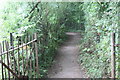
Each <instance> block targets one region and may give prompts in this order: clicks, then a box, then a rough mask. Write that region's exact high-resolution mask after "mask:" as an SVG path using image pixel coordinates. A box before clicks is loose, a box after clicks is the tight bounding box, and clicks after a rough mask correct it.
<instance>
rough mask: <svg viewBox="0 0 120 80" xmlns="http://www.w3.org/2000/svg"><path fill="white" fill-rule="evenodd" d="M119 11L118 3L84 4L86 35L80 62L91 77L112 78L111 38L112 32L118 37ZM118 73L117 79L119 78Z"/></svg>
mask: <svg viewBox="0 0 120 80" xmlns="http://www.w3.org/2000/svg"><path fill="white" fill-rule="evenodd" d="M118 11H119V10H118V3H117V2H116V3H115V2H91V3H90V2H89V3H84V4H83V12H84V18H85V23H84V24H85V33H84V35H83V36H84V38H83V42H82V44H81V45H80V47H82V48H81V49H82V50H81V51H82V52H81V54H80V61H81V63H82V64H83V65H84V66H85V68H87V73H88V74H89V75H90V77H95V78H101V77H110V71H111V70H110V69H111V66H110V64H111V63H110V58H111V57H110V56H111V54H110V38H111V32H116V35H118V29H119V28H118V27H119V26H118V21H119V19H118V16H117V15H118ZM116 41H118V39H117V38H116ZM116 53H117V52H116ZM117 59H119V58H117ZM117 62H118V61H117ZM118 63H119V62H118ZM117 66H118V65H116V70H117V71H118V69H119V68H118V67H117ZM119 72H120V71H118V73H119ZM118 73H117V76H116V77H119V75H118Z"/></svg>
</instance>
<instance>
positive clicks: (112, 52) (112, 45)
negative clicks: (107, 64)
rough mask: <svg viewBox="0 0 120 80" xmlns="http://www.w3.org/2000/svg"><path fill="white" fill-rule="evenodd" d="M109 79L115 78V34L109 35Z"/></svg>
mask: <svg viewBox="0 0 120 80" xmlns="http://www.w3.org/2000/svg"><path fill="white" fill-rule="evenodd" d="M111 78H115V33H111Z"/></svg>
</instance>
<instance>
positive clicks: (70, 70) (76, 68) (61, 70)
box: [48, 32, 86, 78]
mask: <svg viewBox="0 0 120 80" xmlns="http://www.w3.org/2000/svg"><path fill="white" fill-rule="evenodd" d="M66 34H67V35H68V40H67V41H66V42H65V43H64V44H63V46H61V47H60V48H59V49H58V53H57V56H56V59H55V62H54V64H53V66H52V67H51V69H50V70H49V73H48V77H49V78H86V75H85V72H84V71H83V70H82V66H80V65H79V64H78V63H77V60H78V54H79V47H78V46H79V40H80V34H79V33H73V32H68V33H66Z"/></svg>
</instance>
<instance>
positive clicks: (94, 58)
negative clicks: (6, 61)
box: [0, 2, 120, 78]
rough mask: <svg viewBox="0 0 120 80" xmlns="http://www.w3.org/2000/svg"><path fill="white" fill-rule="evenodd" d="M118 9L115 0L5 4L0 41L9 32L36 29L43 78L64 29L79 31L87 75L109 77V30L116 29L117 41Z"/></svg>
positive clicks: (119, 70) (1, 12)
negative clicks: (105, 0) (103, 0)
mask: <svg viewBox="0 0 120 80" xmlns="http://www.w3.org/2000/svg"><path fill="white" fill-rule="evenodd" d="M1 5H3V4H1ZM119 10H120V3H117V2H116V3H115V2H88V3H87V2H86V3H82V2H80V3H40V2H19V3H4V7H3V8H1V9H0V15H1V16H0V33H2V34H1V35H0V41H3V40H4V39H7V38H9V33H10V32H12V33H14V36H25V35H26V34H33V33H35V32H37V34H38V39H39V41H40V43H39V44H38V46H39V64H40V74H41V75H40V76H41V77H45V75H46V74H47V69H48V68H49V66H50V65H51V63H52V62H53V58H54V55H55V51H56V49H57V47H58V45H59V44H60V43H61V42H62V41H63V40H64V39H65V32H66V31H78V30H79V32H81V34H82V37H83V38H82V39H81V41H80V60H79V61H80V63H82V65H83V66H84V67H85V68H86V69H87V74H88V75H89V76H90V77H96V78H100V77H109V76H110V37H111V36H110V33H111V32H116V34H117V38H116V41H117V43H119V41H120V40H119V37H120V36H119V35H118V34H120V32H119V26H120V24H119V22H120V19H119V17H120V16H119V12H120V11H119ZM118 49H119V48H118ZM118 49H117V52H116V53H119V50H118ZM116 55H117V59H116V62H117V66H116V70H117V76H116V77H119V76H118V75H119V74H120V63H119V62H120V60H119V59H120V58H119V57H120V55H119V54H116Z"/></svg>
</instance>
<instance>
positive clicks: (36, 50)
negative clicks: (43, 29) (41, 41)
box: [34, 33, 39, 78]
mask: <svg viewBox="0 0 120 80" xmlns="http://www.w3.org/2000/svg"><path fill="white" fill-rule="evenodd" d="M34 37H35V39H36V40H37V34H36V33H35V34H34ZM35 53H36V72H37V78H38V75H39V67H38V47H37V41H36V42H35Z"/></svg>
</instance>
